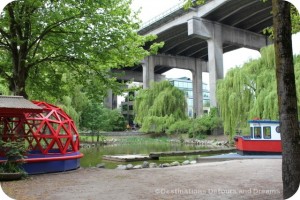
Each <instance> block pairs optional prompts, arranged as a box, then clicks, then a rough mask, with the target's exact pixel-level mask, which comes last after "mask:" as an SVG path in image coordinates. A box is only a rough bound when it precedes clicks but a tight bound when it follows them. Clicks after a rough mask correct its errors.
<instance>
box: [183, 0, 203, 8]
mask: <svg viewBox="0 0 300 200" xmlns="http://www.w3.org/2000/svg"><path fill="white" fill-rule="evenodd" d="M205 2H206V0H185V4H184V9H188V8H190V7H193V6H195V5H201V4H204V3H205Z"/></svg>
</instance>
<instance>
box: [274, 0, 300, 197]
mask: <svg viewBox="0 0 300 200" xmlns="http://www.w3.org/2000/svg"><path fill="white" fill-rule="evenodd" d="M272 7H273V9H272V12H273V24H274V25H273V27H274V45H275V60H276V80H277V93H278V107H279V120H280V130H281V140H282V180H283V198H284V199H288V198H290V197H291V196H293V195H294V194H295V193H296V192H297V190H298V188H299V183H300V157H299V155H300V134H299V120H298V109H297V95H296V84H295V72H294V64H293V50H292V37H291V33H292V30H291V29H292V26H291V14H290V4H289V3H287V2H285V1H283V0H272Z"/></svg>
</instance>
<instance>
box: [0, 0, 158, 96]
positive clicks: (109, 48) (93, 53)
mask: <svg viewBox="0 0 300 200" xmlns="http://www.w3.org/2000/svg"><path fill="white" fill-rule="evenodd" d="M130 3H131V1H130V0H102V1H78V0H60V1H53V0H42V1H36V0H18V1H14V2H12V3H10V4H8V5H7V6H6V7H5V9H4V12H2V14H1V20H0V75H1V78H2V79H1V80H3V79H4V80H6V84H8V85H9V89H10V91H11V92H12V93H13V94H16V95H22V96H25V97H27V96H28V91H27V90H28V87H27V84H28V81H29V79H30V80H32V82H31V88H30V89H31V90H36V91H35V92H36V93H38V92H42V91H44V90H53V91H55V92H59V91H60V89H61V88H60V87H59V86H61V85H64V84H65V85H66V84H73V85H74V84H79V83H80V84H82V85H84V86H85V88H86V89H90V90H91V91H92V92H90V94H97V91H101V90H106V89H107V88H105V86H106V85H111V86H113V84H114V83H116V81H115V80H114V79H111V78H109V77H110V76H108V71H109V70H110V69H111V68H118V67H123V66H133V65H134V64H135V63H137V62H139V61H140V60H142V59H143V58H144V57H145V56H147V55H149V52H148V51H147V50H145V49H144V48H143V46H144V44H145V42H146V41H149V40H151V39H153V37H152V36H149V37H148V36H147V37H144V36H139V35H138V34H137V31H136V30H137V29H138V20H137V19H136V17H135V15H134V14H133V13H131V9H130ZM64 74H71V77H72V79H75V80H72V81H70V79H66V78H65V77H64ZM103 87H104V88H103ZM70 88H72V86H71V87H70ZM51 95H55V94H54V93H53V94H51Z"/></svg>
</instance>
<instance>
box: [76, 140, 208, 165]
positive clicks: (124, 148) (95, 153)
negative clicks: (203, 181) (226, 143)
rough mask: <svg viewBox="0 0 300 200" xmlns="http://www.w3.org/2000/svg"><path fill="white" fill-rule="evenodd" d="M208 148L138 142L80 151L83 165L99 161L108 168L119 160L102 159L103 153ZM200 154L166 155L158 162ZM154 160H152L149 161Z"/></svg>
mask: <svg viewBox="0 0 300 200" xmlns="http://www.w3.org/2000/svg"><path fill="white" fill-rule="evenodd" d="M199 149H206V147H204V146H199V145H194V146H193V145H183V144H173V143H138V144H118V145H106V146H97V147H92V148H82V149H81V150H80V151H81V152H82V153H83V154H84V157H83V158H81V160H80V165H81V166H82V167H93V166H96V165H97V164H99V163H105V166H106V168H115V167H116V166H117V165H118V164H124V163H118V162H111V161H106V160H102V156H103V155H121V154H145V155H149V153H150V152H165V151H188V150H199ZM196 157H198V156H180V157H165V158H160V160H159V161H155V162H156V163H163V162H173V161H183V160H187V159H195V158H196ZM149 162H152V161H149ZM153 162H154V161H153ZM140 163H142V162H135V163H132V164H140Z"/></svg>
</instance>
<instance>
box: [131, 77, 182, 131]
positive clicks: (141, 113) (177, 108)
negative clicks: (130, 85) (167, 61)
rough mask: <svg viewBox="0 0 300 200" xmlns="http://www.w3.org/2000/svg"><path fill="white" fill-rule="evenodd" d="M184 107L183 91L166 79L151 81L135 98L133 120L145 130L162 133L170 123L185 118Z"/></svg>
mask: <svg viewBox="0 0 300 200" xmlns="http://www.w3.org/2000/svg"><path fill="white" fill-rule="evenodd" d="M186 109H187V103H186V98H185V95H184V92H183V91H181V90H179V89H178V88H176V87H174V86H173V85H171V84H170V83H169V82H168V81H162V82H159V83H152V84H151V87H150V88H149V89H144V90H140V91H139V93H138V95H137V96H136V98H135V102H134V112H135V114H136V116H135V122H136V123H138V124H141V125H142V129H141V130H144V131H145V132H157V133H163V132H164V131H165V130H166V129H167V127H168V126H169V125H170V124H171V123H174V122H175V121H177V120H182V119H186V117H187V116H186Z"/></svg>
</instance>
